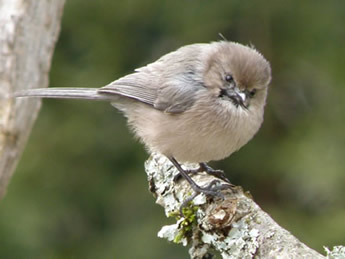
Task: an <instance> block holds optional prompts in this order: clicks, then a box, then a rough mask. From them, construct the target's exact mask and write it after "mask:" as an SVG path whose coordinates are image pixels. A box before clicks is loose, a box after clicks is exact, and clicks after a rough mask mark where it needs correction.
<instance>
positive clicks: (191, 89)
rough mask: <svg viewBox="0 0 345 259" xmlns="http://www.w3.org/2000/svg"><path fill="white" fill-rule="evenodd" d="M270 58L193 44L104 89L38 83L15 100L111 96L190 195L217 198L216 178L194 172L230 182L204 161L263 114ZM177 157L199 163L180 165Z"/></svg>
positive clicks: (236, 140) (232, 144)
mask: <svg viewBox="0 0 345 259" xmlns="http://www.w3.org/2000/svg"><path fill="white" fill-rule="evenodd" d="M270 81H271V68H270V64H269V62H268V61H267V60H266V59H265V58H264V57H263V56H262V55H261V54H260V53H259V52H258V51H257V50H255V49H254V48H253V47H248V46H244V45H242V44H239V43H235V42H229V41H218V42H212V43H209V44H206V43H205V44H191V45H186V46H183V47H181V48H179V49H177V50H176V51H173V52H170V53H168V54H166V55H164V56H162V57H161V58H159V59H158V60H157V61H155V62H153V63H151V64H148V65H146V66H144V67H141V68H138V69H136V70H135V71H134V72H133V73H131V74H129V75H126V76H124V77H121V78H119V79H117V80H115V81H113V82H111V83H110V84H108V85H106V86H104V87H101V88H43V89H29V90H23V91H20V92H17V93H15V96H16V97H40V98H72V99H89V100H101V101H109V102H110V103H111V104H112V105H113V106H115V107H116V108H117V109H119V110H120V111H122V112H123V114H124V115H125V116H126V117H127V119H128V124H129V127H130V129H131V130H132V131H133V132H134V134H135V135H136V136H137V137H138V138H139V139H140V140H141V142H143V143H144V144H145V146H146V148H147V149H148V151H149V152H158V153H161V154H163V155H165V156H166V157H167V158H168V159H169V160H170V161H171V162H172V163H173V165H174V166H175V167H176V168H177V169H178V170H179V172H180V174H181V176H182V177H184V178H185V179H186V180H187V181H188V183H189V184H190V185H191V187H192V188H193V190H194V191H195V193H197V194H199V193H204V194H206V195H210V196H221V195H220V192H219V190H220V189H221V188H222V187H219V186H218V187H217V186H215V185H214V184H213V183H211V184H209V185H208V186H206V187H201V186H199V185H198V184H196V183H195V182H194V180H193V179H192V178H191V176H190V174H191V173H196V172H200V171H206V172H207V173H209V174H213V175H216V176H217V177H219V178H221V179H223V180H225V181H228V180H227V179H226V178H225V176H224V174H223V173H222V171H220V170H213V169H212V168H210V167H209V166H208V165H207V164H206V162H209V161H211V160H221V159H224V158H226V157H228V156H230V155H231V154H232V153H233V152H235V151H237V150H238V149H240V148H241V147H242V146H243V145H245V144H246V143H247V142H248V141H249V140H250V139H251V138H252V137H253V136H254V135H255V133H256V132H257V131H258V130H259V128H260V126H261V124H262V122H263V115H264V107H265V103H266V97H267V91H268V85H269V83H270ZM181 162H193V163H195V162H196V163H199V164H200V168H198V169H195V170H185V169H183V168H182V167H181V165H180V163H181Z"/></svg>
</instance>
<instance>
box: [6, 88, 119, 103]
mask: <svg viewBox="0 0 345 259" xmlns="http://www.w3.org/2000/svg"><path fill="white" fill-rule="evenodd" d="M13 96H14V97H38V98H62V99H86V100H99V101H113V100H115V99H116V98H117V96H116V95H114V94H105V93H99V92H98V89H97V88H70V87H66V88H64V87H53V88H36V89H28V90H21V91H18V92H15V93H14V94H13Z"/></svg>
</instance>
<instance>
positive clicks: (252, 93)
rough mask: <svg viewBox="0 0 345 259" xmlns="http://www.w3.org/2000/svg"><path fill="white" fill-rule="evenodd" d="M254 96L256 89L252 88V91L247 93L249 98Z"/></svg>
mask: <svg viewBox="0 0 345 259" xmlns="http://www.w3.org/2000/svg"><path fill="white" fill-rule="evenodd" d="M255 94H256V89H255V88H254V89H253V90H251V91H249V96H250V97H251V98H252V97H254V95H255Z"/></svg>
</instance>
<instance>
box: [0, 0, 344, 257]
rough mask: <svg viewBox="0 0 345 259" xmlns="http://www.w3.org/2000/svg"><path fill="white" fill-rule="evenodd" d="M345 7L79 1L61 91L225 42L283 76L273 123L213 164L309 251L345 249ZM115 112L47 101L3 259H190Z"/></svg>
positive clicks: (7, 219) (4, 237) (7, 212)
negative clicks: (189, 47)
mask: <svg viewBox="0 0 345 259" xmlns="http://www.w3.org/2000/svg"><path fill="white" fill-rule="evenodd" d="M344 25H345V1H343V0H338V1H320V0H313V1H311V0H309V1H297V0H294V1H281V0H278V1H274V0H270V1H265V2H259V1H239V0H238V1H229V0H219V1H201V0H199V1H197V0H178V1H162V0H146V1H142V0H127V1H124V0H117V1H111V0H99V1H83V0H73V1H72V0H71V1H67V3H66V6H65V11H64V17H63V22H62V30H61V35H60V39H59V42H58V44H57V47H56V51H55V55H54V61H53V65H52V70H51V78H50V85H51V86H60V87H62V86H64V87H66V86H73V87H100V86H103V85H105V84H107V83H109V82H111V81H113V80H115V79H116V78H118V77H121V76H123V75H126V74H127V73H130V72H132V71H133V69H135V68H137V67H140V66H142V65H145V64H147V63H150V62H153V61H155V60H156V59H157V58H159V57H160V56H161V55H163V54H165V53H167V52H170V51H172V50H175V49H177V48H178V47H180V46H182V45H186V44H190V43H197V42H210V41H215V40H218V39H219V36H218V33H222V34H223V35H224V36H225V37H226V38H228V39H229V40H233V41H237V42H241V43H243V44H253V45H254V46H256V48H257V49H258V50H260V51H261V52H262V53H263V54H264V56H265V57H266V58H267V59H268V60H269V61H270V62H271V65H272V71H273V81H272V84H271V89H270V93H269V98H268V103H267V109H266V114H265V122H264V125H263V127H262V128H261V130H260V132H259V133H258V134H257V136H256V137H255V138H254V139H253V140H252V141H251V142H249V144H247V145H246V146H245V147H244V148H242V149H241V150H240V151H239V152H237V153H235V154H233V155H232V156H231V157H230V158H228V159H226V160H224V161H221V162H216V163H213V164H212V166H213V167H215V168H222V169H224V170H225V171H226V173H227V175H228V176H229V178H230V179H231V181H232V182H233V183H235V184H238V185H242V186H243V187H244V188H245V189H246V190H249V191H250V192H251V193H252V194H253V196H254V198H255V200H256V201H257V203H258V204H259V205H260V206H261V207H262V208H263V209H264V210H265V211H267V212H268V213H269V214H270V215H272V217H273V218H274V219H275V220H276V221H277V222H278V223H279V224H281V225H282V226H283V227H285V228H286V229H288V230H289V231H291V232H292V233H293V234H294V235H295V236H296V237H297V238H299V239H300V240H301V241H303V242H304V243H306V244H307V245H309V246H310V247H312V248H314V249H316V250H318V251H320V252H322V251H323V248H322V246H323V245H325V246H330V247H331V246H333V245H339V244H343V245H345V188H344V185H345V172H344V171H345V169H344V167H345V156H344V154H345V125H344V124H345V98H344V96H345V85H344V82H345V71H344V67H345V26H344ZM147 157H148V154H147V153H146V152H145V150H144V148H143V147H142V146H141V145H140V144H139V143H137V142H136V141H135V140H133V138H132V135H131V133H129V132H128V129H127V127H126V120H125V119H124V118H123V117H122V115H121V114H120V113H119V112H118V111H116V110H115V109H114V108H112V107H111V106H110V105H109V104H107V103H98V102H88V101H71V100H44V103H43V107H42V110H41V112H40V116H39V118H38V120H37V122H36V125H35V127H34V129H33V132H32V135H31V137H30V140H29V142H28V145H27V147H26V150H25V152H24V154H23V156H22V159H21V161H20V163H19V166H18V168H17V170H16V172H15V174H14V177H13V179H12V181H11V183H10V185H9V188H8V193H7V195H6V196H5V198H4V199H3V200H2V201H1V204H0V206H1V207H0V257H1V258H167V259H169V258H188V255H187V249H186V248H185V247H181V246H178V245H175V244H169V243H168V242H167V241H165V240H162V239H159V238H157V232H158V230H159V229H160V227H161V226H162V225H163V224H169V223H171V222H172V220H170V219H167V218H165V216H164V213H163V210H162V208H160V207H159V206H158V205H155V204H154V199H153V197H152V196H151V194H150V193H149V191H148V185H147V181H146V175H145V172H144V166H143V164H144V161H145V160H146V159H147Z"/></svg>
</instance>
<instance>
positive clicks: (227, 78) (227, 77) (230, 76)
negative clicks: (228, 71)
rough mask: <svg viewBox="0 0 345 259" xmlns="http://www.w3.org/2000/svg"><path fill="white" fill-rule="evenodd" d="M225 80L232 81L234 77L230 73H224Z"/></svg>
mask: <svg viewBox="0 0 345 259" xmlns="http://www.w3.org/2000/svg"><path fill="white" fill-rule="evenodd" d="M225 81H226V82H229V83H232V82H233V81H234V78H233V77H232V75H226V76H225Z"/></svg>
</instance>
